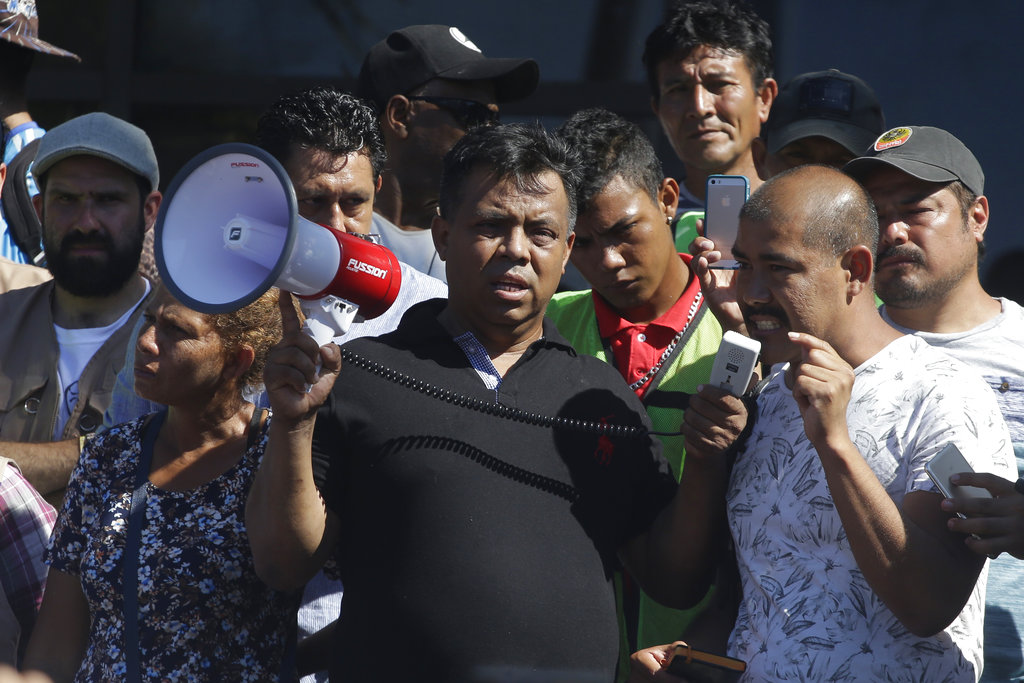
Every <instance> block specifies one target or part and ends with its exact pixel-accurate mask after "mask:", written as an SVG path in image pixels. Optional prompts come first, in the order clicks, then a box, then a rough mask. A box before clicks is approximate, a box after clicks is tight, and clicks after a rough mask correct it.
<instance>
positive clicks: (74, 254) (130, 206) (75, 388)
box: [0, 113, 161, 502]
mask: <svg viewBox="0 0 1024 683" xmlns="http://www.w3.org/2000/svg"><path fill="white" fill-rule="evenodd" d="M33 173H34V175H35V177H36V179H37V182H38V184H39V187H40V194H39V195H38V196H36V197H35V199H34V201H35V207H36V211H37V213H38V214H39V217H40V220H41V221H42V225H43V247H44V251H45V253H46V261H47V264H48V268H49V270H50V272H51V273H52V275H53V280H50V281H48V282H44V283H42V284H39V285H36V286H33V287H25V288H22V289H18V290H13V291H9V292H6V293H4V294H0V319H2V320H4V322H5V324H4V325H3V326H2V329H0V456H4V457H9V458H12V459H13V460H15V461H16V462H17V463H18V465H19V467H20V468H21V470H22V472H23V473H24V474H25V476H26V478H27V479H28V480H29V482H30V483H31V484H32V485H33V486H35V488H36V489H38V490H39V491H40V493H42V494H43V495H44V496H46V497H47V498H48V499H49V500H51V502H53V501H55V500H59V499H60V497H61V495H62V492H63V489H64V487H65V486H66V485H67V482H68V478H69V477H70V475H71V469H72V467H73V466H74V464H75V462H76V461H77V459H78V454H79V452H80V450H81V446H82V444H83V443H84V441H85V439H87V438H88V437H89V436H90V435H91V434H92V433H93V432H94V431H95V430H96V428H97V427H98V426H99V425H100V424H102V421H103V412H104V410H105V409H106V407H107V404H108V403H109V401H110V393H111V390H112V388H113V386H114V379H115V377H116V375H117V371H118V369H119V368H120V367H121V364H122V362H123V360H124V352H125V347H126V344H128V343H129V340H130V338H131V335H130V333H131V330H132V328H133V327H134V324H135V320H136V318H137V316H138V315H140V314H141V312H142V310H143V309H144V308H145V307H144V306H142V305H141V304H142V302H143V301H144V300H145V299H146V297H147V296H148V295H149V292H150V284H149V282H148V281H147V280H146V279H145V278H144V277H142V276H141V275H139V273H138V267H139V257H140V254H141V252H142V243H143V237H144V235H145V232H146V230H148V229H150V228H151V227H152V225H153V223H154V221H155V220H156V215H157V211H158V209H159V207H160V199H161V196H160V193H159V192H158V191H157V186H158V184H159V180H160V176H159V168H158V165H157V160H156V154H155V153H154V152H153V145H152V143H151V142H150V140H149V137H148V136H147V135H146V133H145V132H144V131H143V130H141V129H140V128H137V127H136V126H133V125H132V124H130V123H128V122H126V121H123V120H121V119H118V118H115V117H113V116H110V115H108V114H103V113H92V114H86V115H84V116H80V117H77V118H74V119H71V120H70V121H67V122H66V123H64V124H62V125H60V126H57V127H56V128H54V129H53V130H52V131H50V132H49V134H47V135H46V136H45V138H44V139H43V141H42V142H41V143H40V147H39V151H38V154H37V155H36V161H35V165H34V167H33Z"/></svg>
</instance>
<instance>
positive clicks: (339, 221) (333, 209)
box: [283, 146, 378, 235]
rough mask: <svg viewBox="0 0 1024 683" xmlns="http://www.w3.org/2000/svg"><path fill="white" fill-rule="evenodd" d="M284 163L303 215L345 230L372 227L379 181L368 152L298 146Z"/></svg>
mask: <svg viewBox="0 0 1024 683" xmlns="http://www.w3.org/2000/svg"><path fill="white" fill-rule="evenodd" d="M283 165H284V169H285V171H286V172H287V173H288V177H289V178H290V179H291V181H292V185H293V186H294V187H295V199H296V200H297V201H298V205H299V215H300V216H302V217H303V218H305V219H307V220H311V221H313V222H314V223H319V224H320V225H326V226H327V227H329V228H333V229H335V230H340V231H342V232H351V233H356V234H359V235H366V234H368V233H369V232H370V231H371V229H372V226H373V197H374V195H375V194H376V191H377V187H378V183H377V177H376V176H374V174H373V166H372V164H371V163H370V157H369V156H367V155H366V154H364V153H362V152H352V153H350V154H347V155H344V156H341V155H335V154H331V153H330V152H325V151H323V150H320V149H310V148H303V147H297V146H296V147H293V148H292V150H291V152H290V154H289V155H288V159H287V161H286V163H285V164H283Z"/></svg>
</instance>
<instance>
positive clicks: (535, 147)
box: [438, 123, 579, 233]
mask: <svg viewBox="0 0 1024 683" xmlns="http://www.w3.org/2000/svg"><path fill="white" fill-rule="evenodd" d="M479 167H484V168H487V169H490V170H491V172H492V173H493V175H494V177H495V179H498V180H511V181H512V182H513V183H515V186H516V188H517V189H518V190H520V191H522V192H529V193H535V192H536V193H540V192H547V191H548V188H546V187H544V186H543V185H542V184H541V183H539V182H537V176H539V175H541V174H542V173H546V172H548V171H552V172H554V173H556V174H557V175H558V177H559V178H561V179H562V185H563V187H564V188H565V195H566V197H567V198H568V200H569V201H568V204H569V233H572V231H573V228H574V227H575V225H576V202H575V201H574V199H573V198H574V197H575V196H576V187H577V185H578V184H579V159H578V157H577V155H576V154H575V153H574V152H573V151H572V150H571V149H570V147H569V146H568V145H567V144H566V143H565V141H564V140H562V138H560V137H558V136H557V135H552V134H551V133H549V132H547V131H546V130H544V128H543V127H542V126H541V125H540V124H539V123H534V124H521V123H510V124H505V125H501V126H480V127H478V128H474V129H473V130H471V131H469V132H468V133H466V135H465V136H463V138H462V139H461V140H459V141H458V142H457V143H455V146H454V147H452V148H451V149H450V150H448V153H447V154H445V155H444V171H443V173H442V176H441V194H440V197H439V199H438V209H439V211H440V214H441V216H442V217H444V218H450V217H451V216H453V215H454V213H455V208H456V205H458V203H459V201H461V199H462V188H463V185H464V184H465V181H466V178H468V177H469V175H470V174H471V173H472V172H473V171H474V169H477V168H479Z"/></svg>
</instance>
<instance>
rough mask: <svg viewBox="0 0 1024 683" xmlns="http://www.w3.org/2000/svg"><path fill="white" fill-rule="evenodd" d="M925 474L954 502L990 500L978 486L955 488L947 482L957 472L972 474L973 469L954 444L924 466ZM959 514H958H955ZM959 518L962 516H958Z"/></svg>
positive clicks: (946, 446) (985, 491)
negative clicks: (977, 499)
mask: <svg viewBox="0 0 1024 683" xmlns="http://www.w3.org/2000/svg"><path fill="white" fill-rule="evenodd" d="M924 469H925V472H927V473H928V476H929V477H930V478H931V480H932V482H934V483H935V486H936V487H937V488H938V489H939V491H941V492H942V495H943V496H945V497H946V498H953V499H955V500H969V499H972V498H991V497H992V494H991V493H989V491H988V489H983V488H981V487H979V486H957V485H955V484H953V482H951V481H950V480H949V478H950V477H952V476H953V475H954V474H957V473H959V472H973V471H974V468H973V467H971V464H970V463H969V462H967V458H965V457H964V454H963V453H961V452H960V449H959V448H957V447H956V444H954V443H948V444H946V445H945V446H944V447H943V448H942V450H941V451H939V452H938V453H936V454H935V457H933V458H932V459H931V460H929V461H928V463H927V464H926V465H925V466H924ZM957 514H959V513H957ZM960 517H964V515H962V514H960Z"/></svg>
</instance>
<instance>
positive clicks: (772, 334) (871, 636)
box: [648, 166, 1013, 683]
mask: <svg viewBox="0 0 1024 683" xmlns="http://www.w3.org/2000/svg"><path fill="white" fill-rule="evenodd" d="M877 240H878V222H877V217H876V215H875V211H874V207H873V205H872V203H871V200H870V199H869V198H868V196H867V195H866V194H865V192H864V191H863V189H861V188H860V186H859V185H857V184H856V183H855V182H854V181H852V180H851V179H850V178H848V177H847V176H844V175H843V174H841V173H840V172H838V171H835V170H833V169H830V168H827V167H823V166H803V167H800V168H797V169H794V170H792V171H788V172H786V173H784V174H782V175H779V176H776V177H775V178H773V179H772V180H770V181H769V182H767V183H765V184H764V185H763V186H762V187H761V189H760V190H758V192H757V193H755V195H754V196H753V197H751V199H750V201H749V202H748V203H747V205H746V206H745V207H744V208H743V212H742V214H741V222H740V231H739V236H738V237H737V240H736V244H735V246H734V248H733V253H734V254H735V255H736V257H737V260H738V261H739V262H740V264H741V265H740V269H739V271H738V272H737V273H736V275H735V277H734V278H720V277H714V278H712V277H711V276H710V275H709V272H708V270H707V265H708V261H714V260H715V258H716V257H717V255H718V254H717V253H716V252H707V251H706V252H704V254H703V255H702V257H701V258H700V259H697V261H698V264H697V266H696V269H697V271H698V274H699V275H700V276H701V281H702V286H703V287H704V289H705V292H706V293H707V296H708V298H709V301H710V302H711V303H714V304H716V306H717V308H718V310H717V312H718V313H719V314H720V315H721V316H722V318H723V325H724V326H726V327H732V328H740V329H743V330H744V331H746V332H748V333H749V334H750V336H752V337H754V338H755V339H758V340H760V341H761V343H762V360H764V361H766V362H768V363H770V364H772V368H773V369H772V374H771V375H769V378H768V380H767V382H766V386H765V388H764V390H763V391H762V392H761V393H760V395H759V396H758V398H757V417H756V422H755V424H754V426H753V429H752V431H751V433H750V436H749V438H748V439H747V441H746V442H745V444H744V446H743V447H742V450H741V451H740V452H739V454H738V456H737V458H736V462H735V466H734V468H733V471H732V476H731V479H730V482H729V489H728V492H727V494H726V495H727V510H728V515H729V525H730V529H731V532H732V537H733V541H734V543H735V548H736V556H737V561H738V564H739V571H740V576H741V580H742V587H743V597H742V602H741V605H740V609H739V615H738V618H737V622H736V626H735V628H734V629H733V633H732V635H731V637H730V643H729V654H730V655H732V656H734V657H739V658H740V659H743V660H745V661H746V662H747V666H748V668H747V673H746V674H745V678H744V680H749V681H781V680H811V681H844V682H845V681H881V680H885V681H907V682H908V683H909V682H910V681H972V682H973V681H976V680H977V678H978V676H979V674H980V671H981V666H982V617H983V606H984V605H983V603H984V588H985V574H986V572H985V565H986V559H985V558H984V557H983V556H978V555H976V554H974V553H972V552H971V551H970V549H969V548H968V547H967V546H966V545H965V544H964V542H963V536H962V535H960V534H954V533H953V532H951V531H950V530H949V529H948V527H947V524H946V522H947V519H948V517H949V515H948V513H944V512H943V511H942V509H941V508H940V506H939V503H940V501H941V500H942V495H941V494H940V493H938V492H937V491H936V490H935V487H934V486H933V485H932V484H931V483H930V481H929V479H928V476H927V474H926V473H925V471H924V465H925V464H926V463H927V462H928V461H929V460H930V459H931V458H932V457H934V456H935V454H936V453H937V452H938V451H939V450H940V449H941V448H942V447H943V446H945V445H946V444H947V443H951V442H952V443H955V444H956V445H957V446H958V447H959V449H960V450H961V451H962V452H963V454H964V455H965V456H966V458H967V460H968V461H969V462H970V463H971V464H972V466H973V467H974V469H975V470H978V471H987V472H994V473H996V474H1000V475H1002V476H1007V475H1009V474H1010V473H1011V472H1012V465H1011V463H1012V461H1013V460H1012V459H1013V451H1012V448H1011V446H1010V439H1009V434H1008V432H1007V428H1006V425H1005V423H1004V422H1003V419H1002V417H1001V415H1000V413H999V410H998V407H997V405H996V402H995V399H994V397H993V396H992V392H991V390H989V389H988V387H987V386H986V385H985V383H984V382H983V381H982V380H981V378H980V377H978V375H977V373H975V372H974V371H972V370H971V369H969V368H967V367H966V366H964V365H962V364H960V363H958V362H957V361H955V360H953V359H951V358H949V357H948V356H946V355H945V354H943V353H942V352H941V351H938V350H935V349H932V348H931V347H930V346H928V344H927V343H925V342H924V341H923V340H921V339H919V338H918V337H915V336H910V335H903V334H902V333H900V332H898V331H897V330H895V329H894V328H892V327H891V326H889V325H888V324H887V323H885V321H884V320H883V319H882V318H881V316H880V315H879V313H878V311H877V309H876V308H875V304H874V291H873V287H872V280H873V277H872V276H873V272H874V263H875V258H874V257H875V253H876V246H877ZM786 364H788V365H786ZM662 652H664V650H662ZM648 661H649V662H650V661H653V662H656V663H660V662H661V661H664V655H663V654H662V655H659V654H657V653H656V654H654V655H652V656H650V658H649V660H648ZM649 668H650V669H653V668H655V667H653V666H649Z"/></svg>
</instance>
